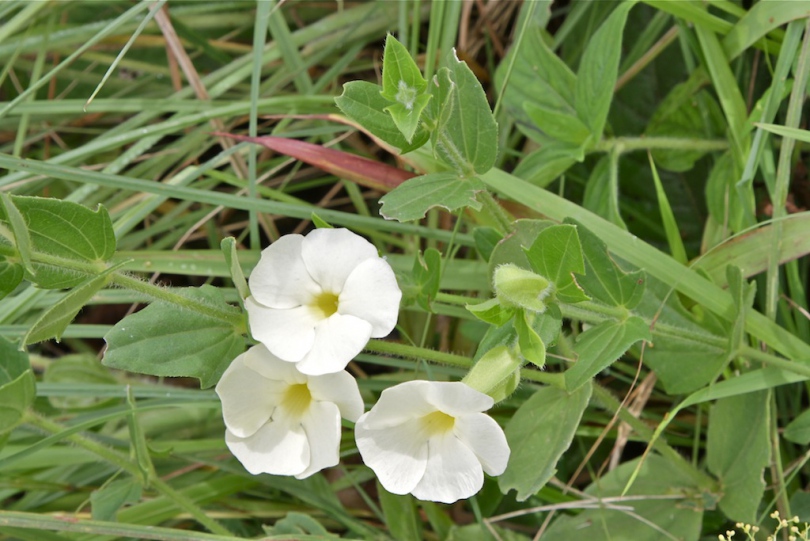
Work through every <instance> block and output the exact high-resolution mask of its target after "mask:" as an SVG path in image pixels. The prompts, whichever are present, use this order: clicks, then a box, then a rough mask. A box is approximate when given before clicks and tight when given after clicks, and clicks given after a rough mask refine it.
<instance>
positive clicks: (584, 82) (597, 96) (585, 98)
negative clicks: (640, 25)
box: [575, 2, 633, 141]
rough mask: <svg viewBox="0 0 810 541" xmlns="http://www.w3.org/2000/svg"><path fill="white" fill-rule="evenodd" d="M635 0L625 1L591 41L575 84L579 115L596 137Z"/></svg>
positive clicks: (617, 70) (600, 131)
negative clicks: (628, 14)
mask: <svg viewBox="0 0 810 541" xmlns="http://www.w3.org/2000/svg"><path fill="white" fill-rule="evenodd" d="M632 6H633V2H622V3H621V4H619V5H618V6H617V7H616V9H614V10H613V13H611V14H610V16H609V17H608V18H607V20H606V21H605V22H604V23H602V25H601V26H600V27H599V29H598V30H597V31H596V33H595V34H594V35H593V36H591V38H590V39H589V40H588V46H587V47H586V49H585V52H584V53H583V54H582V60H580V64H579V72H578V73H577V85H576V101H575V106H576V110H577V116H578V117H579V118H580V120H582V122H583V123H584V124H585V125H586V126H587V127H588V129H589V130H590V132H591V135H592V137H593V138H594V140H596V141H598V140H599V139H600V138H601V137H602V131H603V130H604V128H605V121H606V120H607V115H608V111H609V110H610V102H611V100H612V99H613V88H614V87H615V86H616V79H617V77H618V72H619V58H620V56H621V52H622V33H623V31H624V25H625V23H626V22H627V12H628V11H630V8H631V7H632Z"/></svg>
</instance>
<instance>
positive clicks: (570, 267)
mask: <svg viewBox="0 0 810 541" xmlns="http://www.w3.org/2000/svg"><path fill="white" fill-rule="evenodd" d="M525 251H526V257H527V258H528V260H529V263H530V264H531V266H532V268H533V269H534V271H535V272H536V273H538V274H539V275H541V276H544V277H546V278H548V279H549V280H551V282H552V283H554V286H555V296H556V298H557V300H559V301H560V302H566V303H576V302H581V301H587V300H588V299H589V297H588V296H587V295H585V293H584V292H583V291H582V289H581V288H580V287H579V285H578V284H577V283H576V281H575V280H574V276H573V273H577V274H585V261H584V259H583V256H582V246H581V245H580V243H579V235H577V228H576V226H574V225H570V224H565V225H553V226H551V227H547V228H546V229H544V230H543V231H541V232H540V234H539V235H537V238H536V239H535V241H534V242H533V243H532V245H531V246H530V247H529V248H526V249H525Z"/></svg>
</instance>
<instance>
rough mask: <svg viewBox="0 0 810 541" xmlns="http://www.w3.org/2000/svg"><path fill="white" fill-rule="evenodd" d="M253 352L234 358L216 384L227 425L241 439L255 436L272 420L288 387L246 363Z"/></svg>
mask: <svg viewBox="0 0 810 541" xmlns="http://www.w3.org/2000/svg"><path fill="white" fill-rule="evenodd" d="M250 351H251V350H248V352H246V353H243V354H242V355H240V356H238V357H237V358H236V359H234V360H233V362H232V363H231V364H230V366H229V367H228V368H227V370H225V373H223V374H222V377H221V378H220V380H219V383H217V386H216V392H217V395H219V399H220V401H221V402H222V417H223V419H224V420H225V426H226V427H227V428H228V430H229V431H230V432H232V433H233V434H234V435H235V436H237V437H240V438H247V437H249V436H252V435H253V434H255V433H256V431H257V430H259V428H261V427H262V425H264V424H265V423H266V422H267V421H268V420H269V419H270V416H271V415H272V414H273V410H274V409H275V407H276V405H277V404H278V402H279V400H280V398H281V393H282V392H283V390H284V388H285V387H286V386H287V385H286V384H285V383H284V382H283V381H276V380H271V379H267V378H265V377H262V376H261V375H260V374H258V373H257V372H255V371H254V370H251V369H250V368H249V367H248V366H246V364H245V358H246V357H247V356H248V355H249V354H250Z"/></svg>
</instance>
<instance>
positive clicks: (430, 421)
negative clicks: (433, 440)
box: [422, 411, 456, 436]
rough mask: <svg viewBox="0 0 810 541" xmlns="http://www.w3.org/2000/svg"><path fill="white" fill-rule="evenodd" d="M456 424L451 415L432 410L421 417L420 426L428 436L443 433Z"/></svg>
mask: <svg viewBox="0 0 810 541" xmlns="http://www.w3.org/2000/svg"><path fill="white" fill-rule="evenodd" d="M455 424H456V418H455V417H453V416H452V415H447V414H446V413H444V412H443V411H434V412H433V413H428V414H427V415H425V416H424V417H422V427H423V428H424V429H425V432H427V433H428V435H430V436H436V435H439V434H444V433H445V432H448V431H450V430H453V426H455Z"/></svg>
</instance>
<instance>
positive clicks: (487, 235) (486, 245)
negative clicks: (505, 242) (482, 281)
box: [473, 226, 503, 261]
mask: <svg viewBox="0 0 810 541" xmlns="http://www.w3.org/2000/svg"><path fill="white" fill-rule="evenodd" d="M473 238H474V239H475V248H476V249H477V250H478V253H479V254H481V257H482V258H483V259H484V261H489V258H490V257H491V256H492V251H493V250H494V249H495V246H497V244H498V242H500V240H501V239H502V238H503V235H501V233H500V232H499V231H498V230H497V229H495V228H493V227H485V226H481V227H476V228H475V229H473Z"/></svg>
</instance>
